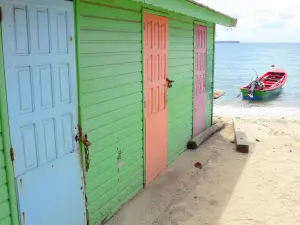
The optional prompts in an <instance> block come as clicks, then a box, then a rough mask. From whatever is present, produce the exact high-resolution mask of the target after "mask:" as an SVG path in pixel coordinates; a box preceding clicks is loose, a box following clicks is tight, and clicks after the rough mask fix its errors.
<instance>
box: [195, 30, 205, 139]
mask: <svg viewBox="0 0 300 225" xmlns="http://www.w3.org/2000/svg"><path fill="white" fill-rule="evenodd" d="M194 51H195V72H194V129H193V133H194V136H196V135H198V134H200V133H201V132H202V131H204V130H205V127H206V120H205V119H206V118H205V117H206V109H205V108H206V27H204V26H200V25H196V26H195V48H194Z"/></svg>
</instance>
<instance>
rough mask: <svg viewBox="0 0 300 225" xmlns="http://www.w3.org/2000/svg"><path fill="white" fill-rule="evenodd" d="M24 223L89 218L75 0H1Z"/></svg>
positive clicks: (62, 224) (68, 224)
mask: <svg viewBox="0 0 300 225" xmlns="http://www.w3.org/2000/svg"><path fill="white" fill-rule="evenodd" d="M0 6H1V7H2V13H3V21H2V29H3V30H2V34H3V47H4V61H5V77H6V88H7V100H8V111H9V122H10V134H11V145H12V148H13V150H14V154H15V160H14V172H15V182H16V186H17V193H18V206H19V215H20V223H21V225H85V224H86V215H85V213H86V210H85V193H84V183H83V181H84V179H83V172H82V167H81V155H80V149H79V146H78V144H77V143H76V142H75V138H74V137H75V135H76V133H77V131H76V127H77V110H78V107H77V105H78V104H77V84H76V82H77V81H76V64H75V43H74V12H73V3H72V2H71V1H65V0H22V1H18V2H17V3H15V2H14V1H11V0H1V1H0Z"/></svg>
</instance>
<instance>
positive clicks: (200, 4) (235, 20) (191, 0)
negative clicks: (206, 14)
mask: <svg viewBox="0 0 300 225" xmlns="http://www.w3.org/2000/svg"><path fill="white" fill-rule="evenodd" d="M187 1H188V2H190V3H192V4H195V5H197V6H200V7H202V8H205V9H208V10H210V11H212V12H214V13H217V14H219V15H222V16H224V17H227V18H229V19H231V20H232V24H231V25H232V26H233V27H235V26H236V24H237V19H236V18H234V17H231V16H229V15H226V14H224V13H221V12H220V11H217V10H215V9H213V8H210V7H209V6H207V5H204V4H202V3H200V2H196V1H195V0H187Z"/></svg>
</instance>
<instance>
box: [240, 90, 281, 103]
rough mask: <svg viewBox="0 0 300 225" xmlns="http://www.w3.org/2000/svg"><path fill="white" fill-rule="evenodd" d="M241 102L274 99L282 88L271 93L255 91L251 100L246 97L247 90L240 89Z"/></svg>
mask: <svg viewBox="0 0 300 225" xmlns="http://www.w3.org/2000/svg"><path fill="white" fill-rule="evenodd" d="M241 92H242V97H243V100H253V101H264V100H268V99H271V98H273V97H276V96H277V95H279V94H280V93H281V92H282V88H277V89H274V90H271V91H263V90H255V91H254V94H253V98H250V97H249V96H248V90H246V89H242V90H241Z"/></svg>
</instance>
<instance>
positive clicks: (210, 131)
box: [187, 122, 225, 149]
mask: <svg viewBox="0 0 300 225" xmlns="http://www.w3.org/2000/svg"><path fill="white" fill-rule="evenodd" d="M224 126H225V123H222V122H218V123H216V124H214V125H213V126H211V127H209V128H207V129H206V130H205V131H204V132H202V133H201V134H199V135H197V136H196V137H194V138H192V139H191V140H189V141H188V143H187V148H188V149H196V148H198V147H199V146H200V145H201V144H202V143H203V142H204V141H206V140H207V139H208V138H209V137H211V136H212V135H214V134H215V133H216V132H218V131H219V130H221V129H222V128H223V127H224Z"/></svg>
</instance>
